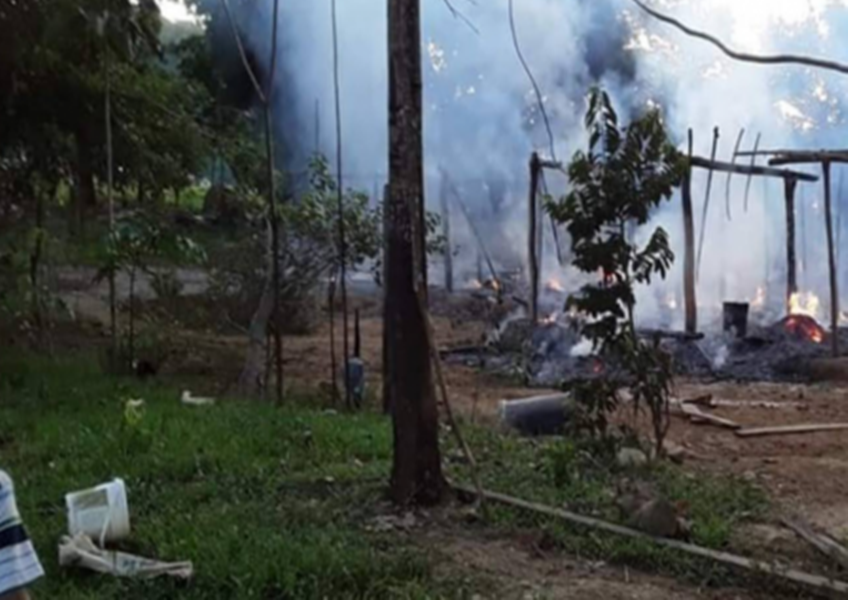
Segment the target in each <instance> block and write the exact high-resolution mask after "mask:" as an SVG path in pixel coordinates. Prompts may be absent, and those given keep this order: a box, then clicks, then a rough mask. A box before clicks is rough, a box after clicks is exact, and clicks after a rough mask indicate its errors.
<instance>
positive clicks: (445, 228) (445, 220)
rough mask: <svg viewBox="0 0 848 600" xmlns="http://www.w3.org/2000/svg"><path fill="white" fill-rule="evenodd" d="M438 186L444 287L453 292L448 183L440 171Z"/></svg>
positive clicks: (450, 292)
mask: <svg viewBox="0 0 848 600" xmlns="http://www.w3.org/2000/svg"><path fill="white" fill-rule="evenodd" d="M441 177H442V180H441V185H440V186H439V201H440V202H441V205H442V234H443V235H444V236H445V289H446V290H447V291H448V293H449V294H452V293H453V247H452V246H451V228H450V206H449V205H448V184H447V180H446V179H445V175H444V173H442V176H441Z"/></svg>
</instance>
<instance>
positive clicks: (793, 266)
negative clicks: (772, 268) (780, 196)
mask: <svg viewBox="0 0 848 600" xmlns="http://www.w3.org/2000/svg"><path fill="white" fill-rule="evenodd" d="M783 182H784V188H783V189H784V201H785V204H786V314H789V312H790V299H791V298H792V296H793V295H795V294H797V293H798V259H797V256H796V252H795V190H796V188H797V187H798V181H797V180H795V179H784V180H783Z"/></svg>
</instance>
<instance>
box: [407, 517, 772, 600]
mask: <svg viewBox="0 0 848 600" xmlns="http://www.w3.org/2000/svg"><path fill="white" fill-rule="evenodd" d="M420 539H421V543H423V544H424V545H425V546H427V547H429V548H431V549H432V550H433V551H434V552H436V553H437V554H438V555H440V556H442V557H444V559H445V560H443V561H441V567H440V569H442V570H443V572H444V573H445V574H451V573H455V572H463V571H464V572H469V571H470V572H473V573H474V574H475V575H476V576H478V577H480V578H481V579H483V580H484V581H486V582H487V583H489V586H490V589H491V591H490V592H489V594H488V595H485V596H484V595H481V596H480V598H481V600H482V598H498V599H503V600H530V599H537V598H538V599H542V598H545V599H550V600H557V599H569V600H571V599H573V600H688V599H700V600H704V599H713V600H725V599H726V600H731V599H734V600H736V599H738V600H749V599H750V600H753V599H755V598H767V597H770V596H766V595H759V596H758V595H756V594H754V593H752V592H750V591H745V590H738V589H722V590H701V589H698V588H696V587H693V586H688V585H686V584H683V583H680V582H677V581H675V580H674V579H670V578H666V577H659V576H655V575H647V574H644V573H641V572H638V571H635V570H633V569H627V568H619V567H613V566H610V565H607V564H605V563H602V562H588V561H581V560H579V559H574V558H570V557H566V556H563V555H561V554H558V553H555V552H552V553H545V552H543V551H541V550H539V547H538V544H536V543H535V542H534V541H533V540H532V535H528V536H527V539H526V540H523V541H522V540H521V539H508V538H504V537H500V536H495V535H490V534H483V533H479V532H473V531H468V530H445V529H438V528H437V529H433V530H429V531H427V532H426V533H424V534H423V536H422V538H420Z"/></svg>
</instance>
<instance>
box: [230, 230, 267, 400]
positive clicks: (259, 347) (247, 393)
mask: <svg viewBox="0 0 848 600" xmlns="http://www.w3.org/2000/svg"><path fill="white" fill-rule="evenodd" d="M271 246H272V243H271V225H270V223H269V225H268V256H267V261H268V262H267V267H266V269H265V286H264V288H263V289H262V296H261V298H260V299H259V306H258V307H257V309H256V312H254V313H253V317H252V318H251V319H250V327H249V328H248V346H247V354H246V356H245V359H244V367H242V371H241V375H239V380H238V384H237V388H236V391H237V392H238V394H239V395H240V396H243V397H246V398H255V397H258V396H259V394H260V392H261V391H262V389H263V387H264V385H265V382H266V380H267V376H268V372H267V369H266V363H265V360H264V359H265V351H266V341H267V339H266V338H267V334H268V331H269V329H268V323H269V321H270V320H271V315H272V314H273V312H274V304H275V297H276V295H275V293H274V267H273V264H274V262H273V257H274V254H273V250H272V248H271Z"/></svg>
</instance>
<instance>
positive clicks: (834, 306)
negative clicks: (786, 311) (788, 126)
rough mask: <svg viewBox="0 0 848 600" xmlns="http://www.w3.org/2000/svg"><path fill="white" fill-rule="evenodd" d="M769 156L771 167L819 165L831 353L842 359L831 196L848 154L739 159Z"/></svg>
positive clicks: (788, 153)
mask: <svg viewBox="0 0 848 600" xmlns="http://www.w3.org/2000/svg"><path fill="white" fill-rule="evenodd" d="M745 155H749V156H754V157H756V156H768V157H770V158H769V165H771V166H784V165H820V166H821V169H822V176H823V179H824V213H825V215H824V218H825V230H826V232H827V257H828V271H829V275H830V328H831V336H830V340H831V350H832V352H833V356H834V357H836V356H839V335H838V331H839V279H838V277H837V275H836V246H835V240H834V234H833V200H832V194H831V177H830V174H831V169H830V167H831V165H833V164H834V163H835V164H848V150H758V151H756V152H741V153H740V156H745Z"/></svg>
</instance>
